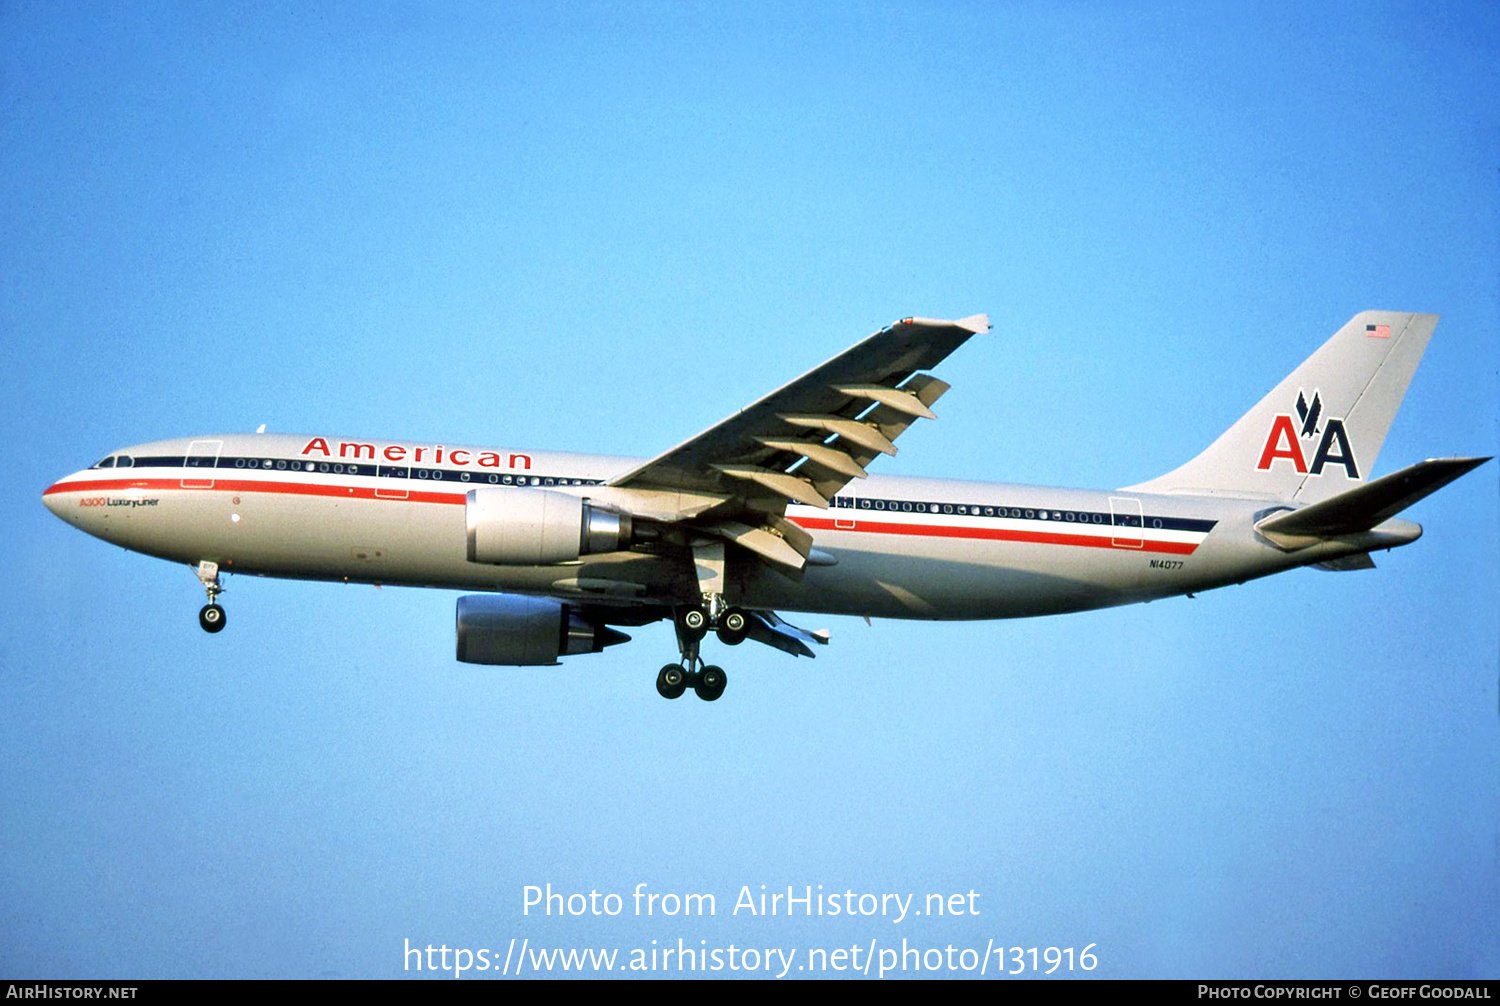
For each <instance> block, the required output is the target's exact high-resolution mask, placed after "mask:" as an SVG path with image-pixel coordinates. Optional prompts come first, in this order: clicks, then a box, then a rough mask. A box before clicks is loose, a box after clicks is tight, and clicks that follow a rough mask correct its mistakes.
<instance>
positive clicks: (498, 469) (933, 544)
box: [45, 434, 1420, 619]
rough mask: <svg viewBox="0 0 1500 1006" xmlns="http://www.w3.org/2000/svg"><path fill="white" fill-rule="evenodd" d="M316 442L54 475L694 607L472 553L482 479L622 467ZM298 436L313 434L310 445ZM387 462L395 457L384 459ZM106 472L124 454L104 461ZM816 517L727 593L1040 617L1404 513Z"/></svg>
mask: <svg viewBox="0 0 1500 1006" xmlns="http://www.w3.org/2000/svg"><path fill="white" fill-rule="evenodd" d="M349 443H353V442H350V441H339V440H336V439H333V438H327V439H325V438H318V437H300V436H285V435H263V434H262V435H224V436H217V435H216V436H213V437H206V438H201V439H198V440H186V439H184V440H171V441H159V442H156V443H151V444H143V445H140V446H137V447H132V448H128V449H126V450H124V451H121V452H119V455H116V456H112V458H111V460H113V459H114V458H115V457H124V458H129V459H130V466H129V467H110V468H102V469H101V468H98V467H95V468H91V469H85V470H83V471H80V472H76V473H74V474H73V475H70V476H67V477H66V478H64V479H62V480H60V481H59V482H57V483H56V484H55V485H53V486H52V487H50V488H49V489H48V490H47V492H46V494H45V500H46V503H47V505H48V507H49V508H50V509H51V510H52V511H53V512H54V513H56V514H57V515H58V516H59V517H61V518H63V519H64V520H66V521H68V522H69V523H71V524H73V525H75V526H77V527H78V528H80V529H81V530H84V531H87V532H88V533H90V534H92V535H95V536H96V537H99V538H102V539H104V540H106V541H110V542H113V543H115V544H118V545H121V546H123V547H125V548H128V549H132V550H134V551H138V552H143V553H146V554H148V555H153V556H157V557H160V558H163V559H169V560H172V561H176V562H183V563H189V564H195V565H196V564H197V563H199V562H202V561H205V560H207V561H210V562H214V563H217V564H218V565H219V567H220V568H221V569H222V570H224V571H227V572H239V573H251V574H256V575H261V576H275V577H289V578H296V579H310V580H336V581H346V582H368V583H382V584H406V585H412V586H427V587H442V588H452V589H459V590H485V591H503V592H510V593H524V594H536V595H545V596H550V597H554V598H559V599H562V600H578V601H585V602H587V603H590V604H593V605H606V606H608V605H619V606H622V607H629V606H632V605H641V604H651V603H655V604H667V605H671V604H675V603H693V602H694V601H695V600H696V599H697V598H698V596H699V588H698V585H697V580H696V578H695V575H694V570H693V568H692V564H691V562H689V561H685V560H684V559H683V558H682V557H681V556H680V555H670V554H661V553H652V552H649V551H629V552H612V553H606V554H602V555H587V556H584V557H583V558H581V559H580V560H578V561H575V562H569V563H559V564H554V565H542V566H520V565H491V564H487V563H477V562H471V561H469V559H468V555H467V550H466V527H465V506H464V504H465V500H466V496H467V493H468V492H469V491H470V490H471V489H474V488H479V487H484V486H490V485H499V486H504V485H511V486H530V487H546V488H550V489H555V490H556V491H559V492H566V493H569V494H573V495H579V496H583V497H589V496H590V495H591V493H593V494H598V493H601V492H606V491H607V490H604V489H603V488H602V483H604V482H606V481H608V480H609V479H611V478H614V477H616V476H618V475H619V474H620V473H622V472H625V471H628V470H630V469H631V468H632V467H634V466H635V465H636V464H638V462H637V461H635V460H634V459H629V458H615V457H602V456H596V455H580V454H562V453H541V452H518V451H512V450H498V449H483V448H446V447H441V446H438V445H417V444H411V443H400V442H392V441H362V442H358V447H357V449H356V450H355V451H354V452H352V456H351V452H350V451H349V450H348V449H347V448H346V449H345V450H344V451H343V452H342V454H341V452H340V450H339V448H340V445H342V444H349ZM310 445H311V446H310ZM392 458H395V459H396V460H397V461H399V462H401V464H399V465H396V464H392V463H389V462H390V460H391V459H392ZM121 464H122V465H123V464H124V462H123V461H122V462H121ZM833 504H834V505H833V506H832V507H830V508H829V509H827V510H823V509H819V508H815V507H810V506H803V505H798V504H793V505H791V506H789V507H788V509H787V516H788V517H789V518H791V519H792V520H793V521H795V522H796V523H798V524H799V525H801V526H802V527H803V528H805V529H807V530H808V531H810V532H811V533H812V535H813V536H814V545H815V549H816V555H815V557H814V561H813V562H811V563H810V564H809V565H808V567H807V569H806V570H805V573H804V575H803V576H802V578H801V580H800V581H798V580H794V579H792V578H789V577H787V576H784V575H781V574H780V573H777V572H775V571H773V570H772V569H770V568H769V567H768V566H767V565H766V564H764V563H758V562H753V561H746V562H734V561H731V562H730V563H729V566H728V573H727V585H726V586H727V589H726V592H725V593H726V597H727V600H728V601H729V603H732V604H737V605H741V606H743V607H746V608H753V609H767V610H769V609H780V610H790V611H802V612H820V613H829V614H848V615H865V616H875V617H885V618H924V619H979V618H1011V617H1020V616H1030V615H1043V614H1055V613H1061V612H1068V611H1078V610H1083V609H1088V608H1098V607H1105V606H1109V605H1116V604H1125V603H1129V602H1134V601H1144V600H1150V599H1152V598H1157V597H1165V596H1170V595H1174V594H1183V593H1188V592H1193V591H1198V590H1205V589H1208V588H1211V587H1217V586H1222V585H1225V584H1228V583H1236V582H1241V581H1244V580H1247V579H1251V578H1254V577H1258V576H1264V575H1267V574H1270V573H1275V572H1278V571H1280V570H1284V569H1288V568H1291V567H1294V566H1301V565H1308V564H1312V563H1319V562H1326V561H1330V560H1334V559H1338V558H1340V557H1343V556H1348V555H1352V554H1356V553H1361V552H1367V551H1369V550H1370V549H1372V548H1382V547H1390V546H1392V545H1397V544H1403V543H1405V542H1407V541H1410V540H1413V539H1414V538H1415V537H1416V536H1417V534H1419V533H1420V528H1418V527H1417V526H1416V525H1414V524H1412V523H1410V522H1408V521H1402V520H1395V519H1393V520H1390V521H1387V522H1386V523H1385V524H1383V525H1381V527H1379V528H1377V529H1376V530H1374V531H1369V532H1364V533H1362V534H1360V535H1354V536H1349V537H1348V538H1346V539H1339V540H1330V541H1325V542H1320V543H1318V544H1316V545H1313V546H1311V547H1308V548H1303V549H1300V550H1296V551H1292V552H1288V551H1285V550H1283V549H1280V548H1277V547H1275V546H1274V545H1273V544H1272V543H1270V542H1268V541H1267V540H1266V539H1264V538H1263V537H1261V536H1260V535H1258V534H1256V532H1255V531H1254V529H1253V525H1254V523H1255V522H1256V520H1257V519H1258V518H1259V517H1261V516H1263V515H1264V514H1265V513H1266V512H1267V511H1268V510H1274V509H1277V504H1276V502H1275V501H1272V500H1267V499H1245V498H1230V497H1208V496H1192V495H1150V494H1142V493H1138V492H1131V491H1124V490H1117V491H1091V490H1078V489H1052V488H1044V487H1035V486H1014V485H1001V484H991V483H982V482H963V481H950V480H938V479H922V478H905V477H894V476H871V477H870V478H868V479H863V480H860V481H858V482H857V483H851V484H850V486H849V487H848V489H847V490H846V491H845V492H844V493H842V494H840V496H839V497H837V498H836V499H835V500H834V501H833Z"/></svg>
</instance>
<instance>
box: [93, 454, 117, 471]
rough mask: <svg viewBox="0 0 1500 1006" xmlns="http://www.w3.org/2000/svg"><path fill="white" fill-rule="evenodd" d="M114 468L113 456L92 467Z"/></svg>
mask: <svg viewBox="0 0 1500 1006" xmlns="http://www.w3.org/2000/svg"><path fill="white" fill-rule="evenodd" d="M114 466H115V459H114V457H113V456H110V457H107V458H105V459H104V460H103V461H100V462H98V463H97V464H95V465H94V467H95V468H113V467H114Z"/></svg>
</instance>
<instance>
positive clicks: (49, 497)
mask: <svg viewBox="0 0 1500 1006" xmlns="http://www.w3.org/2000/svg"><path fill="white" fill-rule="evenodd" d="M63 489H64V486H63V484H62V483H61V482H54V483H53V484H52V485H50V486H48V487H47V488H46V489H44V490H43V491H42V504H43V505H44V506H45V507H46V508H47V509H48V510H51V511H52V512H53V513H54V514H56V515H57V516H59V517H62V516H63Z"/></svg>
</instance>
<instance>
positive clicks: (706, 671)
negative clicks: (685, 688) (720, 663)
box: [693, 664, 729, 702]
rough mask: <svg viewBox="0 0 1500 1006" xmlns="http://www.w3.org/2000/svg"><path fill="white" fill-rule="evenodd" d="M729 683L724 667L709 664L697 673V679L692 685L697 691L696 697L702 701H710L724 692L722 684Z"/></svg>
mask: <svg viewBox="0 0 1500 1006" xmlns="http://www.w3.org/2000/svg"><path fill="white" fill-rule="evenodd" d="M728 683H729V678H728V676H727V675H725V673H724V668H722V667H715V666H714V665H713V664H709V665H708V666H707V667H705V668H703V671H702V673H700V674H699V675H698V681H697V683H696V684H694V685H693V691H695V692H697V693H698V698H700V699H702V700H703V701H704V702H712V701H713V700H714V699H717V698H718V697H719V696H720V695H723V694H724V686H725V685H727V684H728Z"/></svg>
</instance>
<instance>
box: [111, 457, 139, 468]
mask: <svg viewBox="0 0 1500 1006" xmlns="http://www.w3.org/2000/svg"><path fill="white" fill-rule="evenodd" d="M134 464H135V459H134V458H132V457H131V456H130V455H129V454H121V455H120V456H119V457H117V458H115V467H116V468H129V467H131V466H132V465H134Z"/></svg>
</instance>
